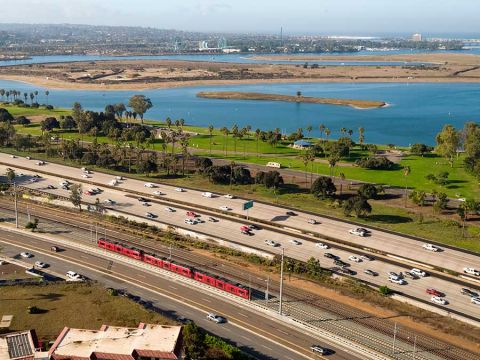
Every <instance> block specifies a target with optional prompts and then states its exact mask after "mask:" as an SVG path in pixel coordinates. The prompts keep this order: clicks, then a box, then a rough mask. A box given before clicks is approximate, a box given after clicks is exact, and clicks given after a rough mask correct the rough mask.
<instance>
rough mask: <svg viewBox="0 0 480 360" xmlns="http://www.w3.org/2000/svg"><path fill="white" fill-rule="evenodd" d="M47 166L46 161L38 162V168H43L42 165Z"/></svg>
mask: <svg viewBox="0 0 480 360" xmlns="http://www.w3.org/2000/svg"><path fill="white" fill-rule="evenodd" d="M45 164H46V163H45V161H37V165H38V166H42V165H45Z"/></svg>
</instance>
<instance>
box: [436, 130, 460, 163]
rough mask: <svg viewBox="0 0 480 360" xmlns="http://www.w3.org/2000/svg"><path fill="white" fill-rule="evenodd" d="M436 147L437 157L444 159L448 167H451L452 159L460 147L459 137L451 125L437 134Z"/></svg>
mask: <svg viewBox="0 0 480 360" xmlns="http://www.w3.org/2000/svg"><path fill="white" fill-rule="evenodd" d="M436 141H437V146H436V147H435V151H436V152H437V154H438V155H440V156H443V157H444V158H446V159H447V160H448V161H449V163H450V166H451V167H453V159H454V157H455V154H456V153H457V149H458V147H459V145H460V136H459V133H458V131H457V130H456V129H455V128H454V127H453V126H452V125H445V126H444V127H443V129H442V131H440V132H439V133H438V134H437V137H436Z"/></svg>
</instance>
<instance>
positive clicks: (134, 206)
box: [27, 179, 480, 318]
mask: <svg viewBox="0 0 480 360" xmlns="http://www.w3.org/2000/svg"><path fill="white" fill-rule="evenodd" d="M42 180H47V179H42ZM47 182H48V181H47ZM27 186H28V187H30V188H36V189H40V188H43V187H44V186H45V184H42V181H38V182H35V183H32V184H27ZM51 191H52V190H48V192H51ZM53 191H55V192H56V194H57V195H61V196H65V197H68V196H69V192H68V191H67V190H62V189H56V190H53ZM97 197H98V198H99V199H100V201H104V200H108V199H109V200H113V201H115V202H116V205H114V206H111V208H113V209H114V210H115V209H116V210H121V211H124V212H128V213H130V214H133V215H136V216H139V217H141V218H143V219H144V220H143V221H145V222H147V223H149V224H152V225H155V223H156V221H154V220H153V221H152V220H149V219H146V218H145V213H146V212H147V211H148V212H152V213H154V214H155V215H156V216H158V217H159V218H158V220H159V221H162V222H165V223H168V224H170V225H175V226H180V227H184V228H185V227H187V228H188V227H191V229H192V231H195V230H197V231H200V232H203V233H208V234H210V235H212V236H217V237H220V238H225V239H230V240H232V241H235V242H240V243H242V244H245V245H248V246H251V247H255V248H260V249H262V250H265V251H268V252H273V253H276V254H280V253H281V250H280V246H278V247H272V246H268V245H267V244H266V243H265V241H266V240H273V241H275V242H277V243H279V244H281V247H283V248H285V253H286V254H287V256H290V257H293V258H296V259H300V260H303V261H307V260H308V259H309V258H310V257H311V256H312V254H313V255H314V254H318V253H319V249H318V248H317V247H315V244H314V243H313V242H310V241H302V242H301V243H302V244H301V245H295V244H294V243H292V242H291V240H294V239H295V237H294V236H293V235H284V234H280V233H277V232H274V231H272V230H268V229H262V230H258V231H254V232H253V233H254V234H255V235H253V236H247V235H244V234H241V232H240V227H241V225H242V224H244V222H243V223H242V222H235V221H234V219H232V220H226V219H221V220H220V221H219V222H216V223H211V222H209V221H205V222H204V223H199V224H197V225H186V224H185V222H184V221H185V219H186V218H187V216H186V211H185V210H183V209H176V211H175V212H172V213H167V212H165V206H164V205H160V204H156V203H153V204H152V205H151V206H148V207H146V206H143V205H142V202H139V201H137V200H136V199H134V198H131V197H127V196H125V193H123V192H122V191H120V190H111V189H105V191H104V192H102V193H101V194H99V195H98V196H96V197H94V196H85V197H84V199H85V200H87V201H88V202H89V203H91V204H93V203H94V202H95V199H96V198H97ZM174 209H175V208H174ZM198 215H201V217H200V218H201V219H204V220H206V218H207V215H202V214H201V213H198ZM236 234H238V235H236ZM351 236H353V235H351ZM357 238H359V237H357ZM362 239H368V237H367V238H362ZM333 252H334V253H335V254H336V255H338V256H340V257H341V258H342V259H343V260H346V259H347V258H348V256H350V255H352V254H351V253H349V252H348V251H343V250H338V249H335V250H334V251H333ZM323 253H325V251H323ZM320 261H321V260H320ZM322 263H323V262H322ZM394 268H395V265H390V264H388V263H384V262H382V261H379V260H377V261H375V262H373V263H371V270H374V271H376V272H378V273H382V274H387V273H388V272H389V271H395V270H394ZM407 270H410V269H409V268H406V267H405V268H404V269H403V271H407ZM357 277H358V278H360V279H363V280H367V281H369V282H371V283H373V284H376V285H379V286H380V285H384V284H385V281H384V280H382V279H381V278H380V277H373V278H372V277H370V278H369V277H368V276H367V275H365V274H363V271H362V272H359V276H357ZM438 281H439V284H438V286H439V287H441V288H450V286H451V284H450V282H448V281H446V280H440V279H439V280H438ZM391 285H392V287H393V288H395V289H396V290H399V291H402V292H404V293H405V294H408V295H410V296H414V297H418V298H421V299H424V298H425V293H424V291H425V289H423V290H421V289H418V288H415V287H406V286H402V287H401V288H396V286H393V285H396V284H391ZM457 286H458V285H457ZM457 300H458V302H457V301H452V302H451V303H450V305H449V306H450V308H451V309H452V310H456V311H459V312H462V313H465V314H467V315H470V316H474V317H476V318H480V314H479V313H478V310H477V309H476V306H475V304H472V303H468V301H467V300H468V299H464V298H459V299H457Z"/></svg>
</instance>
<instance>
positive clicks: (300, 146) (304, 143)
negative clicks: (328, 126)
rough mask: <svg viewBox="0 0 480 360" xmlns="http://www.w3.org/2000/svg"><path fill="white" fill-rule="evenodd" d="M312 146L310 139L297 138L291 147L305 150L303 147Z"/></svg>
mask: <svg viewBox="0 0 480 360" xmlns="http://www.w3.org/2000/svg"><path fill="white" fill-rule="evenodd" d="M312 146H313V145H312V143H311V142H310V141H306V140H297V141H295V142H294V143H293V148H294V149H300V150H305V149H308V148H310V147H312Z"/></svg>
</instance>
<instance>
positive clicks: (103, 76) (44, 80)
mask: <svg viewBox="0 0 480 360" xmlns="http://www.w3.org/2000/svg"><path fill="white" fill-rule="evenodd" d="M259 58H260V57H259ZM281 58H283V57H281ZM289 58H291V56H290V57H288V56H285V59H289ZM262 59H269V58H266V57H265V58H262ZM275 59H279V58H278V57H276V58H275ZM295 59H296V60H302V61H303V60H304V61H308V62H309V63H310V65H311V64H313V63H315V61H320V60H332V57H328V56H316V57H311V56H308V57H295ZM335 60H338V61H410V62H412V61H413V62H419V63H422V62H430V63H435V64H436V65H435V66H434V67H412V66H321V64H319V67H318V68H314V69H312V68H311V66H310V67H308V68H304V67H303V65H298V64H281V65H269V64H232V63H211V62H195V61H176V60H115V61H97V62H75V63H54V64H35V65H19V66H10V67H2V68H0V78H1V79H9V80H19V81H26V82H29V83H33V84H36V85H40V86H45V87H50V88H72V89H73V88H74V89H86V90H97V89H104V90H120V89H130V90H131V89H148V88H168V87H179V86H200V85H221V84H248V83H259V82H262V83H264V82H368V81H376V82H398V81H409V82H461V81H463V82H477V81H480V70H479V69H480V56H476V55H468V54H418V55H385V56H340V57H335Z"/></svg>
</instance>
